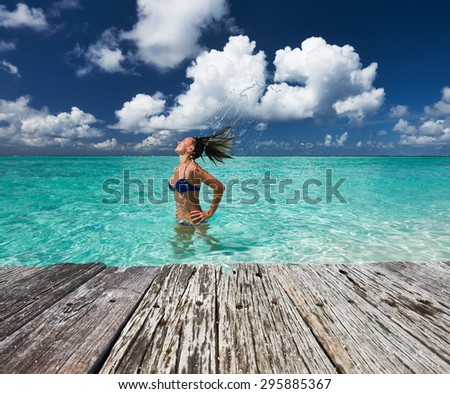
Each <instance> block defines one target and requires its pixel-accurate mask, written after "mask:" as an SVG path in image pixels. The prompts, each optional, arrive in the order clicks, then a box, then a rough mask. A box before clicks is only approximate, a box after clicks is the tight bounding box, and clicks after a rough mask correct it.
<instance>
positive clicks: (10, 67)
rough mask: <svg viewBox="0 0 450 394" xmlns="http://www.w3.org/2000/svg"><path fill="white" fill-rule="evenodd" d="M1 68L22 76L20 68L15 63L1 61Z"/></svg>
mask: <svg viewBox="0 0 450 394" xmlns="http://www.w3.org/2000/svg"><path fill="white" fill-rule="evenodd" d="M0 70H3V71H6V72H8V73H10V74H12V75H15V76H16V77H18V78H20V73H19V69H18V68H17V67H16V66H15V65H14V64H11V63H9V62H7V61H6V60H2V61H0Z"/></svg>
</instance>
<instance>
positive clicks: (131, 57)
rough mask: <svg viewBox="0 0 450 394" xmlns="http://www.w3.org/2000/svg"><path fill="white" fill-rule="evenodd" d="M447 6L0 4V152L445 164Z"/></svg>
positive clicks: (199, 1) (449, 74)
mask: <svg viewBox="0 0 450 394" xmlns="http://www.w3.org/2000/svg"><path fill="white" fill-rule="evenodd" d="M449 16H450V3H449V2H447V1H444V0H437V1H432V2H421V3H417V4H414V3H410V2H392V1H385V0H380V1H378V2H376V3H373V4H368V3H367V2H361V1H353V0H351V1H350V0H347V1H340V2H335V1H315V2H310V1H308V2H307V1H290V0H278V1H276V2H274V1H269V0H259V1H253V0H247V1H237V0H138V1H131V0H116V1H110V0H109V1H108V0H95V1H88V0H53V1H37V0H35V1H34V0H23V1H22V2H17V1H4V0H0V154H3V155H5V154H37V155H46V154H51V155H52V154H60V155H71V154H76V155H166V154H173V149H174V147H175V145H176V141H178V140H180V139H182V138H184V137H185V136H188V135H193V134H194V135H204V134H208V133H209V132H211V130H217V129H219V128H221V127H224V126H227V125H229V124H234V123H236V126H235V133H236V134H237V135H238V144H237V145H236V149H235V153H236V154H245V155H448V154H450V45H449V44H450V43H449V37H450V24H449V23H448V18H449Z"/></svg>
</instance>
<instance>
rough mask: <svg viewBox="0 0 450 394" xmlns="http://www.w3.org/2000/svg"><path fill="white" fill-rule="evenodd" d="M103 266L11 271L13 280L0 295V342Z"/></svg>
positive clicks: (3, 287)
mask: <svg viewBox="0 0 450 394" xmlns="http://www.w3.org/2000/svg"><path fill="white" fill-rule="evenodd" d="M103 269H105V265H104V264H98V263H97V264H96V263H91V264H59V265H53V266H50V267H45V268H36V269H32V270H30V269H29V268H28V267H27V268H25V269H24V273H25V275H24V276H23V277H20V276H21V275H20V273H18V272H15V271H13V274H14V275H13V277H14V278H16V280H14V281H9V284H7V285H5V286H2V292H1V293H0V340H2V339H4V338H5V337H7V336H8V335H10V334H12V333H13V332H14V331H16V330H17V329H19V328H20V327H22V326H23V325H24V324H25V323H27V322H28V321H30V320H32V319H33V318H34V317H35V316H37V315H39V314H40V313H41V312H42V311H43V310H45V309H46V308H48V307H50V306H51V305H53V304H54V303H55V302H57V301H58V300H60V299H61V298H62V297H64V296H65V295H66V294H68V293H70V292H71V291H73V290H74V289H76V288H77V287H79V286H80V285H82V284H83V283H85V282H86V281H88V280H89V279H91V278H92V277H93V276H95V275H96V274H98V273H99V272H100V271H102V270H103Z"/></svg>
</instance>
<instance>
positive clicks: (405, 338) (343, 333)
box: [271, 265, 449, 373]
mask: <svg viewBox="0 0 450 394" xmlns="http://www.w3.org/2000/svg"><path fill="white" fill-rule="evenodd" d="M271 269H272V271H273V273H274V275H275V276H276V277H277V278H278V279H279V281H280V282H281V283H282V285H283V288H284V289H285V291H286V292H287V293H288V294H289V297H290V298H291V299H292V301H293V302H294V303H295V305H296V307H297V308H298V310H299V311H300V312H301V315H302V316H303V318H304V319H305V321H307V323H308V325H309V327H310V328H311V330H312V331H313V332H314V334H315V336H316V337H317V338H318V339H319V341H320V342H321V343H322V346H323V348H324V349H325V351H326V352H327V354H328V355H329V357H330V358H331V359H332V360H333V362H334V364H335V365H336V366H337V368H338V370H339V372H342V373H355V372H356V373H412V372H417V373H441V372H444V373H445V372H449V366H448V364H447V363H446V362H444V361H443V360H442V359H441V358H440V357H439V356H437V355H436V354H435V353H434V352H433V351H431V350H430V349H428V348H427V347H425V346H424V345H423V344H422V343H420V342H419V341H417V340H416V338H414V337H413V336H411V335H410V334H408V333H407V332H406V331H404V330H403V329H401V327H399V326H398V325H397V324H395V323H394V322H392V320H390V319H389V318H387V317H386V316H385V315H384V314H383V313H382V312H381V311H379V310H378V309H377V308H375V307H374V306H373V305H371V304H370V303H369V302H367V301H366V300H365V299H364V298H363V297H361V296H360V295H359V294H358V293H357V292H354V291H353V292H352V289H351V288H349V287H348V285H347V284H346V281H347V279H345V278H344V279H343V278H342V276H344V275H340V276H337V275H336V274H335V269H333V268H330V267H329V266H314V265H301V266H293V265H289V266H281V265H279V266H272V267H271Z"/></svg>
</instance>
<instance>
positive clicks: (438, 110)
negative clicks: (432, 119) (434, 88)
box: [425, 86, 450, 116]
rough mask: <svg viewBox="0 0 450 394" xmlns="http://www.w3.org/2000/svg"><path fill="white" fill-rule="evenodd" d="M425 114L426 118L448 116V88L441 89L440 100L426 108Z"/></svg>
mask: <svg viewBox="0 0 450 394" xmlns="http://www.w3.org/2000/svg"><path fill="white" fill-rule="evenodd" d="M425 114H426V115H428V116H447V115H450V87H448V86H446V87H444V88H443V89H442V99H441V100H440V101H438V102H437V103H435V104H433V105H431V106H426V107H425Z"/></svg>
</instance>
